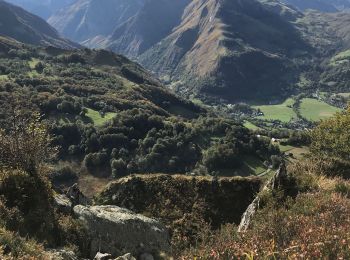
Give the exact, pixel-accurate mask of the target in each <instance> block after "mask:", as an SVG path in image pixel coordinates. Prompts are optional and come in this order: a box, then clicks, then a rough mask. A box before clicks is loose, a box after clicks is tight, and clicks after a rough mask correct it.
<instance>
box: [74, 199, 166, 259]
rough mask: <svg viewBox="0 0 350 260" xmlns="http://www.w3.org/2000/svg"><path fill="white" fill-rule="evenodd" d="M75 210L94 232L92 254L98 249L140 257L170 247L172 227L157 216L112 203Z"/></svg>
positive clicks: (88, 228) (89, 229) (115, 254)
mask: <svg viewBox="0 0 350 260" xmlns="http://www.w3.org/2000/svg"><path fill="white" fill-rule="evenodd" d="M73 210H74V214H75V215H76V216H77V217H78V218H79V219H80V220H81V221H82V222H83V223H84V225H85V226H86V228H87V230H88V231H89V233H90V238H91V247H90V254H91V256H92V257H94V256H95V255H96V253H97V252H108V253H110V254H112V255H113V256H119V255H123V254H126V253H131V254H132V255H134V256H140V255H141V254H143V253H157V252H168V251H169V249H170V242H169V241H170V239H169V234H168V230H167V229H166V228H165V226H164V225H163V224H161V223H160V222H159V221H157V220H155V219H151V218H148V217H145V216H143V215H140V214H136V213H134V212H132V211H130V210H127V209H123V208H120V207H117V206H108V205H107V206H82V205H78V206H75V207H74V209H73Z"/></svg>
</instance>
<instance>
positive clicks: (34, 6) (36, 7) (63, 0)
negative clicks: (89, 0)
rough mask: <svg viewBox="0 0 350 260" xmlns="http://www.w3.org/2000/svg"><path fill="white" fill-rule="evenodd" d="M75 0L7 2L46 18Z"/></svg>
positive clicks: (17, 0)
mask: <svg viewBox="0 0 350 260" xmlns="http://www.w3.org/2000/svg"><path fill="white" fill-rule="evenodd" d="M75 1H76V0H59V1H57V0H7V2H9V3H12V4H15V5H18V6H20V7H22V8H24V9H25V10H27V11H29V12H31V13H33V14H36V15H38V16H40V17H41V18H43V19H45V20H46V19H48V18H49V17H50V16H51V15H52V14H54V13H55V12H57V11H58V10H60V9H61V8H63V7H65V6H68V5H70V4H72V3H74V2H75Z"/></svg>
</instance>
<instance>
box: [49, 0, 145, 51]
mask: <svg viewBox="0 0 350 260" xmlns="http://www.w3.org/2000/svg"><path fill="white" fill-rule="evenodd" d="M144 1H145V0H135V1H129V0H103V1H100V0H79V1H76V2H75V3H73V4H72V5H69V6H67V7H66V8H63V9H61V10H60V11H58V12H57V13H55V14H54V15H53V16H51V17H50V18H49V19H48V22H49V23H50V24H51V25H52V26H53V27H55V28H56V29H57V30H58V31H59V32H60V33H62V34H63V35H65V36H66V37H68V38H70V39H72V40H74V41H78V42H83V41H86V42H85V44H86V45H89V44H93V43H94V42H95V41H100V40H101V39H103V38H104V37H106V36H108V35H109V34H111V33H112V32H113V30H114V29H115V28H116V27H117V26H118V25H120V24H122V23H123V22H125V21H126V20H127V19H129V18H130V17H131V16H133V15H135V14H136V12H137V11H138V10H139V9H140V8H141V7H142V6H143V3H144ZM90 42H91V43H90Z"/></svg>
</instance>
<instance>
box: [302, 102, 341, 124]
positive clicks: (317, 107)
mask: <svg viewBox="0 0 350 260" xmlns="http://www.w3.org/2000/svg"><path fill="white" fill-rule="evenodd" d="M340 111H341V109H340V108H337V107H333V106H331V105H328V104H327V103H325V102H323V101H319V100H317V99H312V98H304V99H303V100H302V101H301V104H300V113H301V115H302V116H303V117H305V118H306V119H307V120H310V121H313V122H316V121H320V120H321V119H327V118H329V117H331V116H333V115H334V114H335V113H336V112H340Z"/></svg>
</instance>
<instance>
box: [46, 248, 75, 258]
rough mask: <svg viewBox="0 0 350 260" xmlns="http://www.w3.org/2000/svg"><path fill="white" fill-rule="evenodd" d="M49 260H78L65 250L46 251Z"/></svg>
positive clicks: (72, 253)
mask: <svg viewBox="0 0 350 260" xmlns="http://www.w3.org/2000/svg"><path fill="white" fill-rule="evenodd" d="M48 259H49V260H78V257H77V256H76V255H75V253H74V252H72V251H67V250H65V249H54V250H50V251H48Z"/></svg>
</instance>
